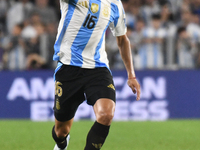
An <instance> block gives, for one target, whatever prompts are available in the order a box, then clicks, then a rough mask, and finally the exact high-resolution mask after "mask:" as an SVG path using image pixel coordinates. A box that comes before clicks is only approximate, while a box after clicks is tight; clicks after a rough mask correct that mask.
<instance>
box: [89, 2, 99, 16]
mask: <svg viewBox="0 0 200 150" xmlns="http://www.w3.org/2000/svg"><path fill="white" fill-rule="evenodd" d="M91 11H92V13H94V14H95V13H97V12H98V11H99V5H98V4H95V3H92V5H91Z"/></svg>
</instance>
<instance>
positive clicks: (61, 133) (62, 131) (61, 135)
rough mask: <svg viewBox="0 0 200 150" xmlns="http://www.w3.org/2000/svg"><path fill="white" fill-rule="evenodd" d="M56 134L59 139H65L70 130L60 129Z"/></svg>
mask: <svg viewBox="0 0 200 150" xmlns="http://www.w3.org/2000/svg"><path fill="white" fill-rule="evenodd" d="M55 132H56V135H57V137H58V138H64V137H66V136H67V135H68V134H69V129H68V128H60V129H57V130H56V131H55Z"/></svg>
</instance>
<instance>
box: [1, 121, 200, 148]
mask: <svg viewBox="0 0 200 150" xmlns="http://www.w3.org/2000/svg"><path fill="white" fill-rule="evenodd" d="M92 124H93V122H91V121H80V122H74V124H73V127H72V130H71V133H70V134H71V140H70V144H69V148H68V150H83V149H84V145H85V139H86V135H87V132H88V131H89V129H90V127H91V126H92ZM52 126H53V122H31V121H29V120H0V150H53V147H54V141H53V140H52V138H51V129H52ZM102 150H200V120H170V121H166V122H113V124H112V127H111V130H110V134H109V136H108V138H107V140H106V143H105V144H104V146H103V148H102Z"/></svg>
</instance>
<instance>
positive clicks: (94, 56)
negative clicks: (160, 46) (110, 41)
mask: <svg viewBox="0 0 200 150" xmlns="http://www.w3.org/2000/svg"><path fill="white" fill-rule="evenodd" d="M60 8H61V20H60V23H59V26H58V34H57V38H56V42H55V45H54V50H55V53H54V56H53V60H55V61H60V62H61V63H62V64H66V65H72V66H78V67H81V68H97V67H107V68H109V66H108V59H107V54H106V51H105V32H106V29H107V28H108V27H110V29H111V31H112V33H113V35H114V36H121V35H124V34H126V30H127V29H126V24H125V12H124V9H123V6H122V3H121V1H120V0H60Z"/></svg>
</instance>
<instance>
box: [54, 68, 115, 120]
mask: <svg viewBox="0 0 200 150" xmlns="http://www.w3.org/2000/svg"><path fill="white" fill-rule="evenodd" d="M100 98H107V99H111V100H113V101H114V102H115V101H116V98H115V87H114V83H113V78H112V75H111V73H110V71H109V70H108V69H107V68H106V67H102V68H95V69H85V68H80V67H75V66H69V65H62V67H61V68H60V69H59V70H58V71H57V72H56V74H55V102H54V108H53V109H54V115H55V118H56V119H57V120H58V121H61V122H64V121H68V120H70V119H72V118H73V117H74V115H75V113H76V110H77V108H78V106H79V105H80V104H81V103H82V102H83V101H85V100H86V99H87V103H88V104H89V105H92V106H93V105H94V104H95V103H96V101H97V100H98V99H100Z"/></svg>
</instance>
